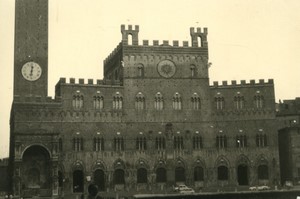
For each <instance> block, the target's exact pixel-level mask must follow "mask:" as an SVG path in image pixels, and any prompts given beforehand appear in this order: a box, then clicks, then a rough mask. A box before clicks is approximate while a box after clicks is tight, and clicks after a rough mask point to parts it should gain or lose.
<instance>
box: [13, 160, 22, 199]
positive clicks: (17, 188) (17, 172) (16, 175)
mask: <svg viewBox="0 0 300 199" xmlns="http://www.w3.org/2000/svg"><path fill="white" fill-rule="evenodd" d="M20 164H21V162H14V171H13V194H14V196H20V195H21V169H20Z"/></svg>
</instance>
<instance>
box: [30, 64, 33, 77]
mask: <svg viewBox="0 0 300 199" xmlns="http://www.w3.org/2000/svg"><path fill="white" fill-rule="evenodd" d="M32 73H33V66H31V70H30V76H32Z"/></svg>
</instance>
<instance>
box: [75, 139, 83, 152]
mask: <svg viewBox="0 0 300 199" xmlns="http://www.w3.org/2000/svg"><path fill="white" fill-rule="evenodd" d="M73 150H74V151H83V138H82V137H78V136H76V137H74V138H73Z"/></svg>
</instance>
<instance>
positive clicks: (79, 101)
mask: <svg viewBox="0 0 300 199" xmlns="http://www.w3.org/2000/svg"><path fill="white" fill-rule="evenodd" d="M72 106H73V108H75V109H80V108H82V107H83V95H81V94H75V95H73V101H72Z"/></svg>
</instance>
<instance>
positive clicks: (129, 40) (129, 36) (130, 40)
mask: <svg viewBox="0 0 300 199" xmlns="http://www.w3.org/2000/svg"><path fill="white" fill-rule="evenodd" d="M127 44H128V45H132V34H128V42H127Z"/></svg>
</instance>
